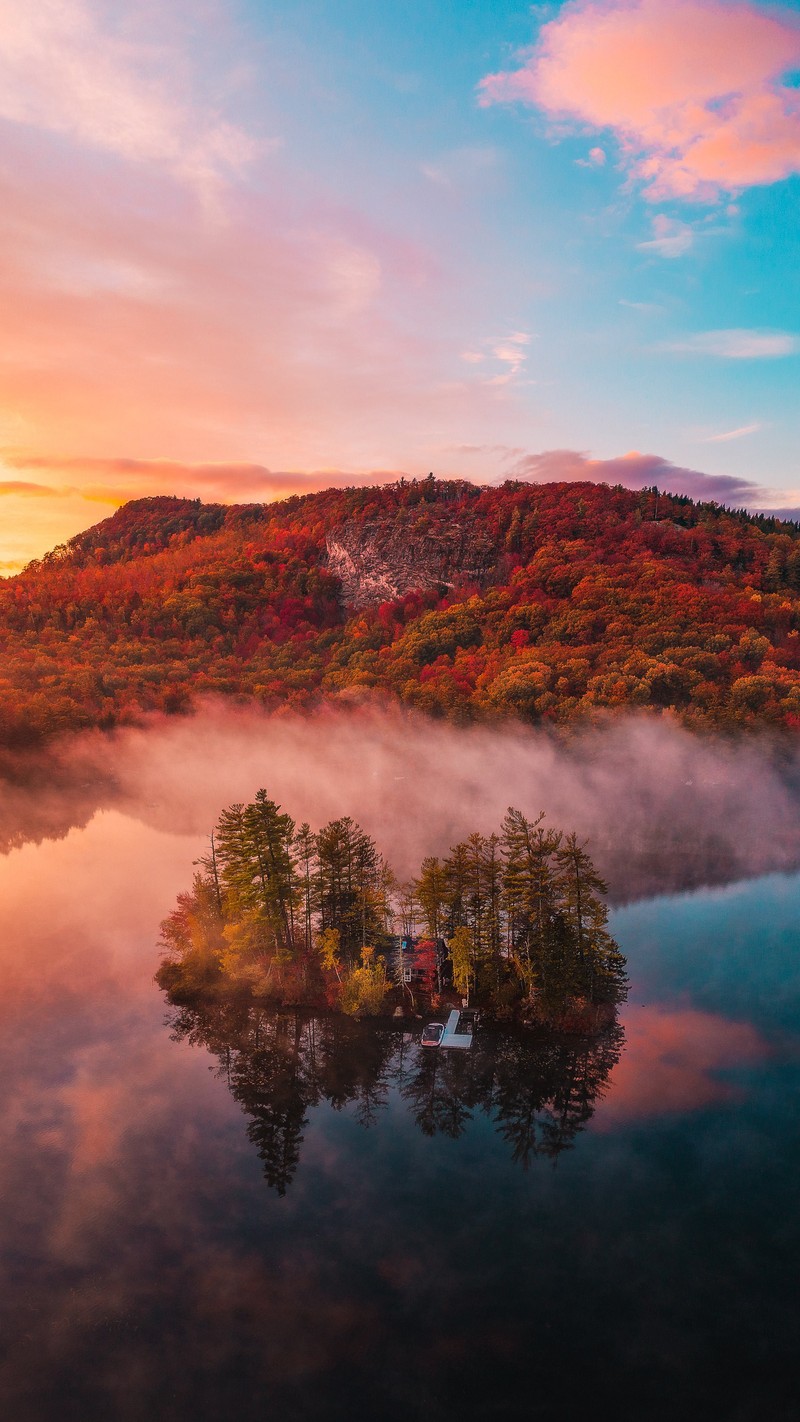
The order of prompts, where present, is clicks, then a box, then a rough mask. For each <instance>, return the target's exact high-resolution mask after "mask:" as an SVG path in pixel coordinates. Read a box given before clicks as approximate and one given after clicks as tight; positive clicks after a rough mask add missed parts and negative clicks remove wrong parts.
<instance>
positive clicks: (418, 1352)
mask: <svg viewBox="0 0 800 1422" xmlns="http://www.w3.org/2000/svg"><path fill="white" fill-rule="evenodd" d="M194 850H195V846H194V844H193V842H192V841H190V840H189V839H187V838H183V837H179V836H172V835H169V834H165V833H162V832H158V831H156V830H154V829H152V828H148V827H146V826H145V825H143V824H140V823H138V822H136V821H134V820H132V819H127V818H125V817H124V816H122V815H120V814H117V813H113V812H109V813H104V814H101V815H98V816H97V817H96V818H95V819H94V820H93V821H92V822H91V824H90V825H89V826H88V827H87V828H86V829H83V830H80V831H73V832H72V833H71V834H70V835H69V836H68V837H67V838H66V839H65V840H64V841H62V842H59V843H45V844H43V845H41V846H34V845H27V846H24V847H23V848H21V849H18V850H15V851H14V852H13V853H12V854H11V855H10V856H8V858H7V859H5V860H4V861H2V864H1V865H0V904H1V905H2V907H1V908H0V930H1V932H2V938H1V939H0V942H1V944H2V946H1V947H0V953H2V975H3V976H2V996H1V997H0V1017H1V1018H2V1038H1V1039H0V1041H1V1045H0V1069H1V1070H2V1081H3V1091H2V1107H1V1110H2V1116H1V1117H0V1192H2V1210H1V1211H0V1240H1V1242H2V1256H3V1264H2V1285H1V1287H0V1326H2V1333H3V1337H4V1343H5V1347H4V1350H3V1351H4V1359H5V1361H4V1363H3V1365H2V1374H1V1375H0V1376H1V1378H2V1381H1V1383H0V1415H2V1416H3V1417H5V1418H9V1419H12V1422H51V1419H53V1422H55V1419H73V1418H74V1419H76V1422H77V1419H81V1422H84V1419H85V1422H95V1419H96V1422H109V1420H112V1422H116V1419H125V1422H128V1419H130V1422H140V1420H141V1419H147V1418H153V1419H159V1422H160V1419H170V1420H171V1419H175V1422H183V1419H187V1422H188V1419H192V1422H197V1419H201V1422H205V1419H208V1422H211V1419H228V1418H237V1419H239V1418H240V1419H251V1418H252V1419H255V1418H259V1419H261V1418H271V1417H276V1418H277V1417H286V1418H290V1419H295V1418H296V1419H309V1422H311V1419H321V1422H327V1419H339V1418H342V1419H344V1418H348V1419H349V1418H351V1417H353V1416H355V1417H362V1418H376V1419H383V1418H386V1419H389V1422H393V1419H398V1422H399V1419H406V1418H408V1419H415V1418H419V1419H432V1422H439V1419H442V1422H444V1419H448V1418H451V1417H469V1418H472V1417H476V1418H478V1417H480V1418H489V1419H491V1418H517V1417H520V1418H528V1417H542V1418H551V1417H552V1418H556V1417H558V1418H565V1417H566V1418H571V1417H578V1416H581V1417H582V1416H583V1415H585V1414H586V1413H587V1412H591V1413H592V1415H594V1416H597V1417H605V1416H611V1415H614V1416H617V1417H620V1418H631V1419H633V1418H636V1419H645V1418H659V1419H660V1418H665V1419H666V1418H676V1417H680V1418H687V1417H688V1418H694V1417H697V1418H704V1419H706V1418H725V1419H741V1420H742V1422H745V1419H746V1420H747V1422H749V1419H756V1418H758V1419H760V1418H771V1419H776V1418H777V1419H782V1418H787V1419H788V1418H795V1417H797V1415H798V1395H799V1394H798V1368H797V1362H796V1357H797V1352H798V1323H799V1322H800V1305H799V1304H798V1263H800V1248H799V1247H798V1246H799V1245H800V1238H799V1236H800V1206H799V1205H798V1183H797V1182H798V1179H799V1178H800V1116H799V1114H798V1109H797V1101H798V1085H800V1048H799V1044H800V927H799V926H800V878H798V877H787V876H773V877H769V878H762V879H759V880H755V881H750V882H747V883H740V884H735V885H733V886H730V887H728V888H726V889H716V890H713V891H707V892H704V891H700V892H694V893H691V894H685V895H677V896H671V897H669V898H661V899H653V900H649V901H646V902H639V903H636V904H633V905H632V906H629V907H627V908H625V909H623V910H619V911H617V912H616V914H615V916H614V924H613V927H614V930H615V932H616V934H617V936H618V937H619V939H620V941H621V943H622V946H623V949H624V951H625V952H626V953H627V954H628V957H629V966H630V972H631V978H632V991H631V998H630V1002H629V1004H628V1005H627V1007H626V1008H625V1011H624V1013H623V1016H622V1022H621V1025H622V1027H623V1029H624V1040H623V1039H622V1038H621V1036H620V1038H619V1039H617V1038H614V1037H609V1038H608V1039H606V1040H605V1041H604V1042H601V1043H598V1044H597V1045H596V1046H595V1047H593V1048H592V1050H591V1051H589V1050H586V1049H583V1048H576V1047H575V1046H574V1044H573V1045H572V1046H570V1045H569V1044H567V1043H563V1042H562V1043H558V1042H552V1041H551V1042H547V1041H541V1040H540V1041H538V1042H537V1041H535V1040H525V1039H521V1038H519V1037H516V1036H514V1035H513V1034H506V1035H496V1036H493V1035H491V1034H484V1037H483V1040H482V1042H480V1043H479V1045H478V1047H477V1048H476V1050H475V1052H474V1054H473V1055H472V1056H471V1057H470V1058H466V1059H465V1058H458V1059H449V1058H448V1059H444V1058H443V1056H436V1054H430V1055H429V1056H428V1057H426V1059H425V1060H423V1059H422V1057H421V1053H420V1051H419V1049H418V1047H417V1046H416V1043H415V1041H413V1040H407V1039H404V1037H403V1034H402V1032H401V1031H397V1030H392V1029H391V1028H388V1027H385V1028H372V1027H358V1026H357V1025H351V1024H344V1023H341V1022H339V1023H331V1022H330V1021H327V1022H326V1021H320V1020H317V1021H314V1020H312V1019H308V1018H306V1019H303V1020H302V1021H301V1020H297V1019H294V1018H292V1017H289V1016H284V1017H282V1018H275V1017H269V1016H268V1015H267V1014H264V1013H261V1014H258V1013H254V1012H251V1013H250V1014H246V1013H241V1012H240V1013H233V1012H229V1013H224V1012H222V1013H217V1014H210V1015H208V1014H207V1015H206V1016H192V1015H191V1014H187V1013H183V1014H177V1015H176V1014H175V1013H174V1012H172V1013H168V1009H167V1006H166V1004H165V1003H164V1001H163V999H162V997H161V995H160V993H159V992H158V990H157V989H156V987H155V986H154V984H153V983H152V972H153V970H154V967H155V963H156V954H155V950H154V940H155V936H156V933H157V924H158V920H159V918H160V917H161V916H162V915H163V914H164V913H165V912H166V910H167V909H168V908H169V907H170V904H171V901H172V899H173V897H174V894H175V892H176V889H177V888H179V887H181V885H182V884H183V883H184V881H185V878H186V867H187V864H188V862H189V861H190V859H191V857H192V853H193V852H194ZM168 1017H169V1020H167V1018H168Z"/></svg>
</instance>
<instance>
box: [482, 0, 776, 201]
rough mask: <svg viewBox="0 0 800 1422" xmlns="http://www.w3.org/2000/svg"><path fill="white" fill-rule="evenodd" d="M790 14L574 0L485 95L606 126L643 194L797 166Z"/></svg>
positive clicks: (766, 175)
mask: <svg viewBox="0 0 800 1422" xmlns="http://www.w3.org/2000/svg"><path fill="white" fill-rule="evenodd" d="M798 66H800V26H798V23H797V14H796V12H795V11H793V10H790V9H788V8H787V7H778V6H771V7H770V8H769V9H766V8H765V7H762V6H761V5H756V4H752V3H749V4H748V3H741V0H739V3H736V4H728V3H725V0H576V3H573V4H569V5H565V6H564V7H563V8H562V10H561V11H560V13H559V14H558V15H557V16H556V18H555V19H553V20H551V21H550V22H549V23H548V24H545V25H544V26H543V27H542V29H541V31H540V34H539V39H538V42H537V43H536V44H535V45H534V46H533V47H532V48H531V49H529V50H528V51H525V52H523V53H522V54H521V55H520V63H519V66H518V67H517V68H515V69H510V70H505V71H503V72H500V73H496V74H489V75H487V76H486V78H485V79H483V81H482V82H481V84H480V90H479V92H480V101H481V103H483V104H493V103H511V102H516V101H519V102H522V103H526V104H530V105H533V106H535V107H537V108H539V109H540V110H542V111H543V112H544V113H545V114H547V115H549V116H550V117H551V118H552V119H553V120H554V121H555V123H557V124H558V125H560V127H561V130H562V131H563V128H564V125H568V126H571V127H572V128H573V129H576V128H577V129H578V130H579V131H583V132H585V131H586V130H587V129H588V130H590V131H591V130H595V131H603V130H611V132H612V133H613V134H614V135H615V137H616V139H617V142H618V145H619V153H620V158H621V161H622V164H623V166H624V168H625V169H626V170H627V172H628V173H629V174H630V176H631V177H632V178H634V179H635V180H637V181H639V182H640V183H642V184H643V185H644V191H645V193H646V195H647V197H648V198H650V199H651V200H653V201H661V200H663V199H665V198H687V199H692V200H696V199H715V198H717V197H719V196H720V195H721V194H723V193H730V192H736V191H738V190H740V189H743V188H747V187H751V186H753V185H755V184H762V183H773V182H776V181H777V180H779V179H781V178H785V177H788V176H789V175H790V174H792V173H797V172H800V95H798V91H797V89H796V88H795V87H794V86H793V85H792V84H789V83H784V82H783V76H784V75H785V74H786V73H787V71H789V70H791V69H796V68H797V67H798Z"/></svg>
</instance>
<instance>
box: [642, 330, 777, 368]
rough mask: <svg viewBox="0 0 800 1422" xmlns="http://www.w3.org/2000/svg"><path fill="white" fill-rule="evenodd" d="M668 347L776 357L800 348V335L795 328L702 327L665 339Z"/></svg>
mask: <svg viewBox="0 0 800 1422" xmlns="http://www.w3.org/2000/svg"><path fill="white" fill-rule="evenodd" d="M659 349H660V350H664V351H676V352H679V353H685V354H687V355H710V356H719V357H720V358H721V359H722V360H775V359H778V358H780V357H782V356H793V355H797V354H798V352H800V336H796V335H794V334H793V333H792V332H791V331H748V330H742V329H741V328H735V329H733V330H727V331H698V332H697V333H696V334H695V335H692V336H685V337H683V338H682V339H681V340H677V341H665V342H664V343H663V344H662V345H661V346H660V347H659Z"/></svg>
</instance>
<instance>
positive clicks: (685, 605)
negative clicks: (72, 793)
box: [0, 479, 800, 747]
mask: <svg viewBox="0 0 800 1422" xmlns="http://www.w3.org/2000/svg"><path fill="white" fill-rule="evenodd" d="M344 525H347V527H348V528H349V529H351V530H352V528H353V527H354V526H356V528H357V527H358V526H362V527H363V528H364V529H365V530H369V529H374V528H375V527H376V526H383V527H386V526H388V525H391V526H392V527H395V526H396V527H399V528H400V529H401V530H402V531H403V535H404V538H406V537H407V539H408V540H413V544H414V546H418V547H419V548H420V549H421V550H422V553H421V557H422V560H423V562H424V556H423V555H424V549H425V547H426V542H428V543H433V542H435V540H436V538H437V536H439V535H440V534H441V532H442V530H443V529H447V530H449V531H450V533H452V530H453V528H454V527H455V528H457V529H458V530H459V532H460V533H461V534H463V543H464V547H465V548H466V549H467V550H468V549H469V545H470V541H472V543H473V544H475V543H476V542H477V543H479V544H480V547H481V550H482V553H481V557H482V564H481V566H482V569H483V570H484V571H482V573H481V576H480V578H478V579H477V580H476V578H475V577H472V576H471V574H470V566H469V565H470V560H469V556H468V551H467V553H466V554H465V557H464V560H463V569H462V570H461V571H459V566H458V561H457V559H456V561H455V562H453V565H452V567H450V568H448V571H447V576H446V577H443V579H442V581H441V582H439V583H438V584H437V583H434V584H431V582H430V579H427V581H426V579H424V578H422V577H421V579H420V581H421V583H422V586H421V587H420V588H419V589H416V588H413V587H412V588H409V589H407V590H406V591H404V592H403V593H402V595H400V596H398V597H396V598H393V599H390V600H388V601H385V602H383V603H376V604H375V605H372V606H367V607H362V608H360V609H358V610H356V609H355V608H354V607H353V606H352V605H348V604H347V602H346V601H345V598H344V595H343V589H342V584H341V583H340V581H339V579H338V578H337V577H336V576H334V574H333V572H332V571H331V570H330V568H329V566H328V558H327V551H326V539H328V538H329V537H330V535H331V534H332V533H335V531H336V530H337V529H338V528H341V527H342V526H344ZM451 542H452V539H451ZM487 547H489V548H490V549H491V553H492V556H491V558H490V559H489V562H488V567H487V559H486V549H487ZM0 649H1V650H2V666H1V668H0V672H1V674H0V744H1V745H5V746H10V747H15V746H22V745H35V744H37V743H38V742H40V741H42V740H44V739H46V738H48V737H51V736H53V735H54V734H57V733H59V732H63V731H71V730H75V729H78V728H80V727H87V726H101V727H111V726H114V725H116V724H120V723H126V722H131V721H135V720H137V719H138V718H140V717H141V715H142V713H144V712H148V711H164V712H181V711H185V710H188V709H189V708H190V707H191V706H192V704H193V703H194V702H195V701H196V699H197V698H198V697H200V696H203V695H208V694H223V695H228V696H237V697H248V698H255V699H256V700H257V701H259V702H260V703H262V704H263V705H264V706H265V707H267V708H269V709H272V710H275V709H278V708H282V707H292V708H295V709H301V710H302V709H306V708H310V707H312V706H313V705H315V704H317V703H318V702H320V701H322V700H325V699H330V698H336V699H340V698H342V697H344V698H349V699H352V698H354V697H355V698H370V697H382V698H390V699H393V700H396V701H399V702H401V703H404V704H406V705H410V706H414V707H416V708H419V709H420V710H422V711H424V712H427V713H430V714H432V715H443V716H447V717H450V718H453V719H456V720H466V719H477V718H480V719H492V718H502V717H509V716H511V717H518V718H521V719H523V720H525V721H528V722H549V723H568V722H573V721H576V720H580V719H584V718H586V717H591V716H593V715H595V714H597V713H598V712H602V711H605V710H609V709H610V710H614V709H617V708H625V707H638V708H650V709H651V710H655V711H665V710H670V711H672V712H674V713H677V714H678V715H680V716H681V717H682V718H683V719H685V720H686V721H688V722H690V723H692V724H694V725H696V726H718V727H739V726H751V725H761V724H764V723H768V724H772V725H778V726H783V727H787V728H789V729H791V730H794V729H796V728H797V727H798V726H799V725H800V527H798V525H796V524H793V523H785V522H781V521H779V520H776V519H772V518H765V517H760V516H751V515H747V514H744V513H736V512H731V511H728V510H724V509H721V508H719V507H718V506H716V505H713V504H695V503H692V502H691V501H690V500H689V499H686V498H680V497H676V496H670V495H665V494H660V493H658V492H657V491H655V490H647V491H644V492H641V493H639V492H630V491H626V490H623V489H621V488H608V487H606V486H604V485H595V484H589V483H586V484H550V485H528V484H521V483H508V484H505V485H503V486H502V487H500V488H491V489H486V488H484V489H480V488H477V487H475V486H473V485H470V484H466V483H463V482H450V483H446V482H438V481H436V480H433V479H431V480H422V481H411V482H400V483H398V484H394V485H391V486H388V487H386V488H382V489H358V490H355V489H343V490H328V491H327V492H324V493H321V494H311V495H307V496H305V497H295V498H291V499H288V500H286V501H285V502H283V503H278V504H270V505H261V504H258V505H246V506H232V507H227V506H223V505H204V504H202V503H201V502H200V501H199V500H186V499H173V498H166V497H164V498H153V499H143V500H137V501H135V502H133V503H130V504H127V505H126V506H125V507H124V508H122V509H120V510H119V511H118V512H117V513H115V514H114V515H113V516H112V517H111V518H109V519H107V520H105V521H104V522H103V523H101V524H99V525H98V526H97V527H95V528H93V529H90V530H88V532H86V533H83V534H80V535H79V536H78V537H77V538H75V539H73V540H72V541H71V542H70V543H68V544H67V545H65V546H64V547H63V548H59V549H56V550H55V551H54V552H53V553H51V554H49V555H48V556H47V557H46V558H44V559H43V560H42V561H41V562H38V563H33V564H31V565H29V567H28V568H26V569H25V570H24V571H23V572H22V573H20V574H19V575H18V576H16V577H14V578H9V579H7V580H5V581H4V582H2V583H0Z"/></svg>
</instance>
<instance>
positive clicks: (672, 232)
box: [636, 213, 694, 259]
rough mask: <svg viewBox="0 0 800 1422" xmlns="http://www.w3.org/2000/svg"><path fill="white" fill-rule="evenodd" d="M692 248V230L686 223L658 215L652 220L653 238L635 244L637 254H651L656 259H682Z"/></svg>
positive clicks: (661, 214)
mask: <svg viewBox="0 0 800 1422" xmlns="http://www.w3.org/2000/svg"><path fill="white" fill-rule="evenodd" d="M693 246H694V230H693V228H692V227H690V225H689V223H688V222H681V221H680V220H679V219H678V218H675V217H665V216H664V215H663V213H659V214H658V215H657V216H656V217H654V218H653V236H652V237H651V238H649V239H648V240H647V241H646V242H637V244H636V247H637V251H639V252H652V253H653V254H654V255H655V256H657V257H666V258H667V259H670V258H675V257H682V256H683V255H684V254H685V253H686V252H688V251H689V250H690V249H691V248H692V247H693Z"/></svg>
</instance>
